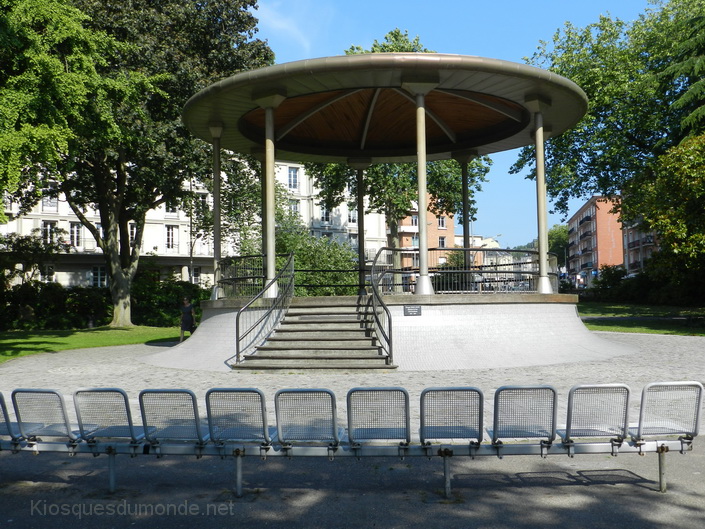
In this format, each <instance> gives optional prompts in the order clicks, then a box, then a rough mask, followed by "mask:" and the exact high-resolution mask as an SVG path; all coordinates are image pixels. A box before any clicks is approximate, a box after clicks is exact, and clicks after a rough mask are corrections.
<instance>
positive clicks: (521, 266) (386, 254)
mask: <svg viewBox="0 0 705 529" xmlns="http://www.w3.org/2000/svg"><path fill="white" fill-rule="evenodd" d="M428 273H429V276H430V277H431V282H432V284H433V289H434V291H435V293H436V294H497V293H512V292H538V279H539V263H538V252H537V251H534V250H504V249H486V248H432V249H429V251H428ZM372 276H373V277H375V278H376V280H377V281H378V288H379V290H380V293H381V294H382V295H393V294H411V293H413V292H414V290H415V286H416V281H417V279H418V277H419V250H418V249H417V248H408V249H406V248H402V249H395V248H382V249H381V250H380V251H379V252H378V253H377V256H376V258H375V262H374V264H373V273H372ZM548 276H549V278H550V280H551V284H552V286H553V289H554V291H555V292H557V291H558V267H557V261H556V258H555V256H554V255H549V273H548Z"/></svg>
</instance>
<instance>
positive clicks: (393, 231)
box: [388, 220, 404, 294]
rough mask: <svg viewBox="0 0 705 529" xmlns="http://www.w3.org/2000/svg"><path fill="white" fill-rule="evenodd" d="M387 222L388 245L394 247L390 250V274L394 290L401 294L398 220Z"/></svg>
mask: <svg viewBox="0 0 705 529" xmlns="http://www.w3.org/2000/svg"><path fill="white" fill-rule="evenodd" d="M388 224H389V245H390V246H391V247H392V248H394V251H393V252H392V262H393V265H392V268H393V270H394V273H393V275H392V277H393V278H394V279H393V283H394V287H393V288H394V292H396V293H398V294H401V293H402V292H403V291H404V287H403V285H402V283H403V274H402V273H401V252H400V251H399V248H400V247H401V244H400V241H399V222H398V221H396V220H395V221H388Z"/></svg>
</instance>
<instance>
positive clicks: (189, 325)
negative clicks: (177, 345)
mask: <svg viewBox="0 0 705 529" xmlns="http://www.w3.org/2000/svg"><path fill="white" fill-rule="evenodd" d="M195 330H196V310H195V309H194V308H193V305H192V304H191V300H190V299H189V298H184V304H183V305H182V306H181V337H180V338H179V342H183V341H184V331H188V332H189V335H192V334H193V331H195Z"/></svg>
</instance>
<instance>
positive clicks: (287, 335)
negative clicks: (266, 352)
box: [273, 329, 369, 340]
mask: <svg viewBox="0 0 705 529" xmlns="http://www.w3.org/2000/svg"><path fill="white" fill-rule="evenodd" d="M274 336H276V337H277V338H284V339H295V340H361V339H362V340H364V339H365V338H368V337H367V336H366V331H365V330H364V329H361V330H356V331H348V330H346V331H341V330H337V331H335V332H333V331H327V330H322V331H321V330H318V331H314V330H310V331H302V330H296V329H293V330H292V329H277V330H276V331H275V333H274V335H273V337H274ZM368 339H369V338H368Z"/></svg>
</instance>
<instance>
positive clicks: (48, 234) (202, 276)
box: [0, 187, 213, 287]
mask: <svg viewBox="0 0 705 529" xmlns="http://www.w3.org/2000/svg"><path fill="white" fill-rule="evenodd" d="M194 191H195V192H196V193H197V194H198V195H199V197H200V199H201V200H204V201H210V196H209V195H208V193H207V191H206V190H205V189H204V188H202V187H196V188H194ZM5 213H6V216H7V218H8V222H7V223H6V224H0V233H17V234H19V235H31V234H33V233H36V232H37V230H39V232H40V233H41V235H42V237H44V239H45V240H49V239H51V238H55V237H61V238H62V240H64V242H67V243H68V244H69V246H70V251H69V253H67V254H63V253H62V254H60V255H57V256H56V261H55V262H54V263H51V264H49V265H47V266H46V267H45V269H44V270H42V271H41V280H42V281H47V282H58V283H61V284H62V285H64V286H95V287H102V286H106V285H107V270H106V264H105V259H104V257H103V252H102V250H101V249H100V248H99V247H98V245H97V244H96V241H95V238H94V237H93V235H92V234H91V232H90V231H88V229H87V228H86V227H85V226H83V225H82V224H81V223H80V222H79V220H78V218H77V217H76V216H75V215H74V213H73V211H72V210H71V208H70V207H69V205H68V203H67V202H66V201H65V200H63V199H62V198H60V197H59V198H48V197H45V198H43V199H42V200H41V201H40V202H39V203H38V204H37V205H36V206H35V207H34V208H32V210H31V211H30V212H28V213H26V214H23V215H20V214H19V210H18V206H17V204H15V203H13V202H11V201H9V200H6V201H5ZM86 217H87V218H88V220H90V221H91V222H92V223H93V224H94V225H95V226H96V227H97V228H98V229H99V230H100V229H101V225H100V216H99V215H98V212H97V211H88V212H87V213H86ZM129 229H130V240H131V242H132V241H134V237H135V235H136V226H135V224H130V226H129ZM57 230H58V233H57ZM141 255H142V256H143V258H144V257H148V258H150V259H151V260H152V261H153V263H154V264H155V265H156V266H157V267H158V268H159V269H160V275H161V277H162V278H165V277H175V278H177V279H180V280H183V281H192V282H194V283H199V284H204V285H207V284H212V277H213V245H212V243H211V242H207V241H204V239H203V238H202V237H197V236H196V234H194V233H193V230H192V224H191V219H190V217H189V215H188V213H187V212H185V211H182V210H179V209H177V208H174V207H169V206H161V207H159V208H157V209H155V210H151V211H149V212H148V214H147V219H146V223H145V227H144V235H143V239H142V252H141Z"/></svg>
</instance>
